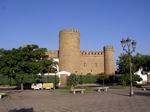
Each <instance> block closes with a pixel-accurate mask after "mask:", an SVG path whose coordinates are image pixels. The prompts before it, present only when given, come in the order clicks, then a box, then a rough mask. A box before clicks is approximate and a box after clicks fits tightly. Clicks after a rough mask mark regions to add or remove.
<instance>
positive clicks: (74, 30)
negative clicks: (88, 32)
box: [60, 28, 80, 33]
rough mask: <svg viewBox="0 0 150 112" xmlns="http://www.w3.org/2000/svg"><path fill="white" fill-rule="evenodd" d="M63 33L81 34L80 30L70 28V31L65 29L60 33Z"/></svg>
mask: <svg viewBox="0 0 150 112" xmlns="http://www.w3.org/2000/svg"><path fill="white" fill-rule="evenodd" d="M61 32H78V33H79V32H80V31H79V30H78V29H74V28H70V29H63V30H61V31H60V33H61Z"/></svg>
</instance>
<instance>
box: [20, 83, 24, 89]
mask: <svg viewBox="0 0 150 112" xmlns="http://www.w3.org/2000/svg"><path fill="white" fill-rule="evenodd" d="M23 90H24V89H23V83H21V91H23Z"/></svg>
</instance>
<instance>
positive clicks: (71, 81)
mask: <svg viewBox="0 0 150 112" xmlns="http://www.w3.org/2000/svg"><path fill="white" fill-rule="evenodd" d="M78 83H79V79H78V76H77V75H76V74H71V75H70V76H69V77H68V79H67V85H69V86H76V85H77V84H78Z"/></svg>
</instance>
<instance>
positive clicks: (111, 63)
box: [104, 46, 115, 75]
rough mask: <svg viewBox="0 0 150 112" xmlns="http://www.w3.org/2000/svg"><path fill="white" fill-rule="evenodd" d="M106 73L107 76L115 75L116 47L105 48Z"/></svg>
mask: <svg viewBox="0 0 150 112" xmlns="http://www.w3.org/2000/svg"><path fill="white" fill-rule="evenodd" d="M104 73H105V74H107V75H112V74H115V58H114V47H113V46H105V47H104Z"/></svg>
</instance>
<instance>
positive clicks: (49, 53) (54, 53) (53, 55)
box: [46, 50, 59, 58]
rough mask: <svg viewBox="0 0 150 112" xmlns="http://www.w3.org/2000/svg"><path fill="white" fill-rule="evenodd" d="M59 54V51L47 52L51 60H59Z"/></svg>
mask: <svg viewBox="0 0 150 112" xmlns="http://www.w3.org/2000/svg"><path fill="white" fill-rule="evenodd" d="M58 53H59V51H58V50H56V51H48V52H46V54H47V55H48V57H49V58H58Z"/></svg>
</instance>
